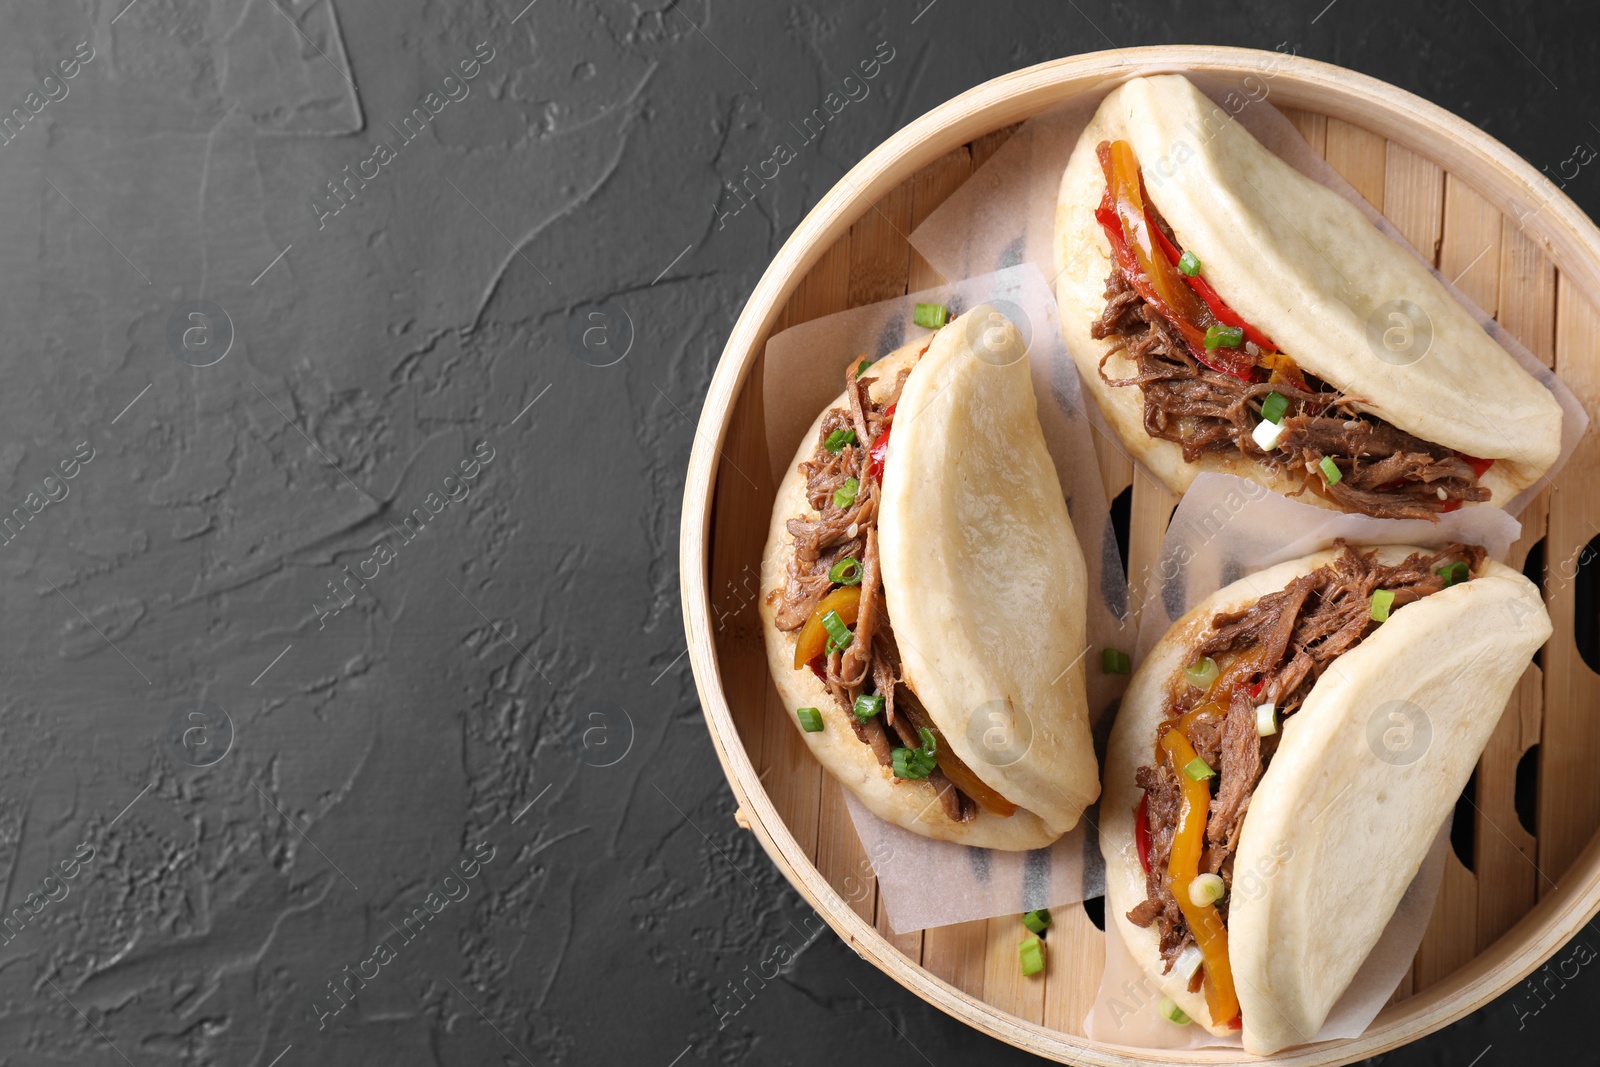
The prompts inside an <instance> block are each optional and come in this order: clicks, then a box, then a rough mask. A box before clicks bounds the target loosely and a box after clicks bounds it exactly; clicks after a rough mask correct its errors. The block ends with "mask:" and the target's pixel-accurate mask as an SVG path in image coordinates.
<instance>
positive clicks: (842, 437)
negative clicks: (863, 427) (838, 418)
mask: <svg viewBox="0 0 1600 1067" xmlns="http://www.w3.org/2000/svg"><path fill="white" fill-rule="evenodd" d="M855 443H856V432H855V431H854V430H851V429H842V430H835V431H833V432H832V433H830V434H829V435H828V436H827V437H826V438H824V439H823V442H822V447H823V448H826V449H827V450H828V451H829V452H832V453H834V454H836V455H837V454H838V453H840V452H843V451H844V446H845V445H853V444H855Z"/></svg>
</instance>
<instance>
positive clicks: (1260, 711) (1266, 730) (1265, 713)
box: [1256, 704, 1278, 737]
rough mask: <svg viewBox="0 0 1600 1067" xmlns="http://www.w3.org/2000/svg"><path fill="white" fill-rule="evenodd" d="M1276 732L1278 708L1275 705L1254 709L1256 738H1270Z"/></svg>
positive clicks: (1262, 705) (1265, 705) (1260, 706)
mask: <svg viewBox="0 0 1600 1067" xmlns="http://www.w3.org/2000/svg"><path fill="white" fill-rule="evenodd" d="M1277 732H1278V708H1277V705H1275V704H1261V705H1258V706H1257V707H1256V736H1257V737H1271V736H1272V735H1273V734H1275V733H1277Z"/></svg>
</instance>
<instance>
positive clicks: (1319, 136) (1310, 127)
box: [1279, 107, 1328, 156]
mask: <svg viewBox="0 0 1600 1067" xmlns="http://www.w3.org/2000/svg"><path fill="white" fill-rule="evenodd" d="M1279 110H1281V111H1282V112H1283V114H1284V117H1286V118H1287V119H1288V120H1289V121H1290V122H1292V123H1294V127H1295V129H1297V130H1299V131H1300V136H1301V137H1304V138H1305V139H1306V144H1308V145H1310V146H1311V150H1312V151H1313V152H1315V153H1316V154H1317V155H1319V156H1320V155H1323V154H1324V152H1325V151H1326V150H1327V147H1328V116H1326V115H1320V114H1317V113H1316V112H1314V111H1306V110H1304V109H1302V108H1298V107H1286V108H1280V109H1279Z"/></svg>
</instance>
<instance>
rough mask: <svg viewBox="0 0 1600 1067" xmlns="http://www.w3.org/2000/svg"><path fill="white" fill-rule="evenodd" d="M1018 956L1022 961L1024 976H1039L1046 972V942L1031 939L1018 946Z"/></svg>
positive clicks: (1034, 938) (1035, 938)
mask: <svg viewBox="0 0 1600 1067" xmlns="http://www.w3.org/2000/svg"><path fill="white" fill-rule="evenodd" d="M1017 956H1018V957H1019V958H1020V959H1021V960H1022V974H1023V976H1024V977H1026V976H1028V975H1034V974H1038V973H1039V972H1040V971H1042V970H1044V942H1043V941H1040V940H1039V939H1038V938H1037V937H1030V938H1028V939H1027V940H1026V941H1024V942H1023V943H1022V944H1020V945H1018V946H1017Z"/></svg>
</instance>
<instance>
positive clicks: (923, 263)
mask: <svg viewBox="0 0 1600 1067" xmlns="http://www.w3.org/2000/svg"><path fill="white" fill-rule="evenodd" d="M971 173H972V149H971V148H969V147H968V146H967V145H962V146H961V147H960V148H958V149H956V150H955V151H954V152H947V153H946V154H944V155H942V156H940V157H939V158H938V159H936V160H934V161H933V162H932V163H930V164H928V165H927V166H926V167H923V168H922V169H921V170H919V171H917V176H916V177H915V178H913V179H911V229H912V230H913V231H915V230H916V228H917V227H918V226H921V225H922V223H923V220H925V219H926V218H927V217H928V216H929V215H931V214H933V210H934V208H937V207H938V206H939V205H940V204H942V203H944V202H945V200H946V199H948V198H949V196H950V194H951V193H954V192H955V191H956V190H957V189H959V188H961V183H962V182H964V181H966V180H967V176H968V175H970V174H971ZM948 280H949V279H948V278H946V277H945V276H944V275H942V274H940V273H939V272H938V271H936V270H934V269H933V267H932V266H930V265H929V264H928V261H927V260H926V259H923V258H922V253H921V252H918V251H917V250H916V249H914V248H913V249H912V250H911V267H910V273H909V275H908V277H907V281H906V289H907V291H908V292H913V293H915V292H919V291H921V290H923V289H932V288H933V287H934V286H936V285H943V284H944V283H945V282H946V281H948Z"/></svg>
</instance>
